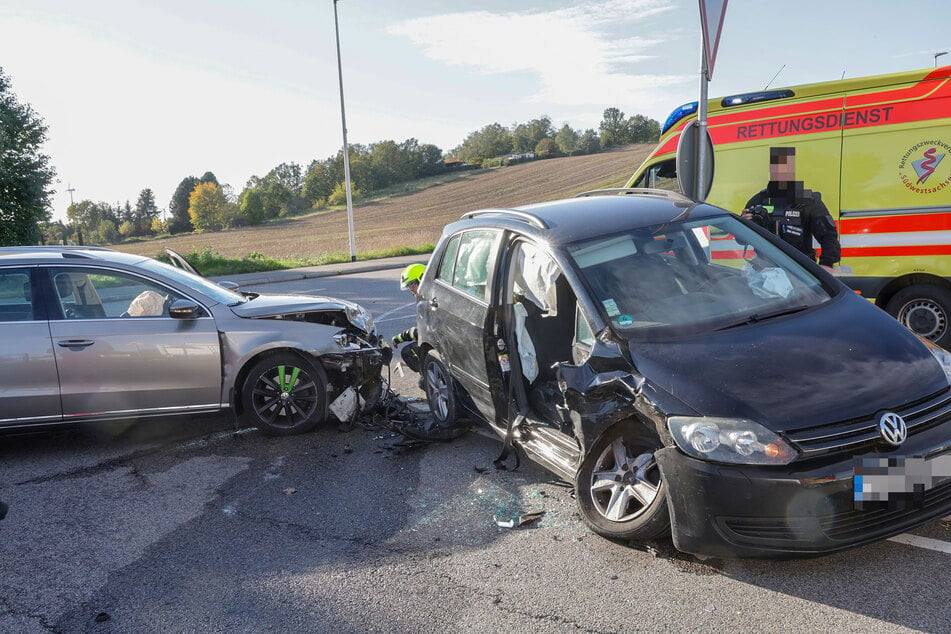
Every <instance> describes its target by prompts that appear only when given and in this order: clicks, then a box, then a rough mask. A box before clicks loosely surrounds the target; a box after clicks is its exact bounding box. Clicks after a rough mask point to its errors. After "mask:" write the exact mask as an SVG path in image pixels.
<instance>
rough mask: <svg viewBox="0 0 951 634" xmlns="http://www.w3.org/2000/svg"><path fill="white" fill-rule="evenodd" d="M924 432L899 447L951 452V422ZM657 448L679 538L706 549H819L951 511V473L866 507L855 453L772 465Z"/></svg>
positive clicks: (737, 553) (683, 544)
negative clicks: (858, 494)
mask: <svg viewBox="0 0 951 634" xmlns="http://www.w3.org/2000/svg"><path fill="white" fill-rule="evenodd" d="M920 436H921V437H919V438H916V439H915V442H912V439H909V441H908V443H907V444H908V446H907V447H904V448H903V449H902V450H899V451H896V452H895V455H898V454H899V453H900V454H901V455H903V456H929V457H934V456H935V454H941V455H943V456H947V453H948V451H949V449H948V444H949V442H951V424H947V423H946V424H944V425H941V426H939V427H937V428H935V429H932V430H928V432H926V433H923V434H921V435H920ZM941 452H944V453H941ZM655 455H656V458H657V461H658V463H659V465H660V468H661V472H662V473H663V475H664V478H665V479H666V480H667V482H668V491H669V493H668V501H669V507H670V514H671V530H672V534H673V541H674V545H675V546H676V547H677V548H678V549H679V550H682V551H684V552H688V553H693V554H696V555H700V556H708V557H774V558H782V557H796V556H807V555H819V554H824V553H830V552H834V551H837V550H843V549H845V548H851V547H853V546H858V545H860V544H865V543H869V542H873V541H876V540H880V539H883V538H886V537H890V536H892V535H896V534H898V533H902V532H904V531H907V530H909V529H911V528H914V527H916V526H920V525H922V524H925V523H927V522H929V521H932V520H934V519H937V518H939V517H942V516H944V515H947V514H949V513H951V479H944V480H943V481H938V482H937V483H936V484H935V485H934V486H932V487H930V488H928V489H927V490H924V491H919V492H917V493H916V494H915V495H913V496H911V495H909V496H900V497H897V496H896V498H895V500H890V501H889V502H875V503H868V502H863V503H862V504H861V508H860V505H859V504H857V503H856V500H855V492H854V484H853V474H854V468H855V461H854V459H853V457H852V456H846V457H842V456H837V457H836V458H834V459H829V460H827V461H825V462H822V463H821V464H817V461H815V460H814V461H811V462H810V464H809V465H808V466H806V467H802V466H799V467H797V466H796V465H795V464H792V465H789V466H787V467H769V468H764V467H753V466H747V465H724V464H713V463H709V462H704V461H702V460H696V459H694V458H691V457H688V456H686V455H685V454H683V453H682V452H681V451H679V450H678V449H676V448H671V447H667V448H665V449H662V450H660V451H658V452H657V453H656V454H655ZM888 455H892V454H885V453H883V454H880V455H879V454H874V455H871V456H869V457H875V458H882V457H886V456H888ZM896 502H897V503H896Z"/></svg>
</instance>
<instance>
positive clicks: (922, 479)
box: [852, 454, 951, 509]
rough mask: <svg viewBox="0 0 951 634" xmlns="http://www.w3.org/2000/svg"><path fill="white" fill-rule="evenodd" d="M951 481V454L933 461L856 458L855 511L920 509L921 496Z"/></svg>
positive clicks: (921, 503) (929, 459)
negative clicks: (886, 507)
mask: <svg viewBox="0 0 951 634" xmlns="http://www.w3.org/2000/svg"><path fill="white" fill-rule="evenodd" d="M949 479H951V454H943V455H940V456H936V457H934V458H919V457H908V456H888V457H881V458H868V457H862V458H856V459H855V465H854V469H853V477H852V484H853V492H854V494H855V496H854V500H855V508H857V509H863V508H872V507H874V508H879V507H881V506H883V505H887V506H888V507H891V508H921V506H922V505H923V504H924V495H925V492H926V491H930V490H931V489H933V488H935V487H936V486H938V485H940V484H941V483H943V482H945V481H947V480H949Z"/></svg>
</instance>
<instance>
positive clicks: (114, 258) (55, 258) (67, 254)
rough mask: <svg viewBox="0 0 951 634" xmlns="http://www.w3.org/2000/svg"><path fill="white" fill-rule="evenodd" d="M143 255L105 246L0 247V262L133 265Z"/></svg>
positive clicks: (142, 258)
mask: <svg viewBox="0 0 951 634" xmlns="http://www.w3.org/2000/svg"><path fill="white" fill-rule="evenodd" d="M147 259H148V258H146V257H145V256H142V255H133V254H131V253H123V252H121V251H115V250H113V249H107V248H105V247H87V246H82V247H74V246H18V247H0V264H4V263H7V264H9V263H13V262H29V263H32V264H39V263H50V262H54V263H57V262H63V261H64V260H68V261H69V263H71V264H72V263H80V262H83V261H87V262H98V263H111V264H124V265H135V264H138V263H140V262H142V261H143V260H147Z"/></svg>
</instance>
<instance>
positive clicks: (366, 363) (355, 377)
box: [320, 340, 392, 422]
mask: <svg viewBox="0 0 951 634" xmlns="http://www.w3.org/2000/svg"><path fill="white" fill-rule="evenodd" d="M387 353H390V354H387ZM391 355H392V351H391V350H390V349H389V348H388V347H387V346H386V344H385V343H384V342H382V340H381V341H379V346H378V347H373V348H358V347H356V346H352V347H351V349H349V350H347V351H346V352H342V353H333V354H324V355H321V356H320V363H321V365H322V366H323V367H324V370H325V371H326V372H327V377H328V379H329V380H330V387H329V391H330V393H329V395H328V396H329V399H330V411H331V412H332V413H333V414H334V416H336V417H337V419H338V420H340V421H341V422H348V421H351V420H353V419H354V418H355V417H356V416H358V415H359V414H360V413H361V412H363V411H366V410H368V409H371V408H373V407H375V406H376V405H378V404H379V403H380V400H381V399H382V397H383V394H384V392H385V391H386V390H385V381H384V380H383V367H384V366H385V365H386V364H387V363H388V362H389V358H388V357H389V356H391Z"/></svg>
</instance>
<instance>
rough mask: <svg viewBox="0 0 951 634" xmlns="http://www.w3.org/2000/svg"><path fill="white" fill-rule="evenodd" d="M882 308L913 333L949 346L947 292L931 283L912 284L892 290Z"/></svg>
mask: <svg viewBox="0 0 951 634" xmlns="http://www.w3.org/2000/svg"><path fill="white" fill-rule="evenodd" d="M886 310H887V311H888V313H889V314H890V315H892V316H893V317H894V318H895V319H897V320H898V321H899V323H901V325H902V326H904V327H905V328H908V330H910V331H912V332H913V333H915V334H916V335H919V336H921V337H924V338H925V339H928V340H929V341H933V342H934V343H936V344H938V345H939V346H941V347H942V348H948V347H949V346H951V291H949V290H948V289H946V288H943V287H941V286H937V285H935V284H916V285H914V286H909V287H907V288H903V289H901V290H900V291H898V292H897V293H895V294H894V295H893V296H892V298H891V299H890V300H888V305H887V306H886Z"/></svg>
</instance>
